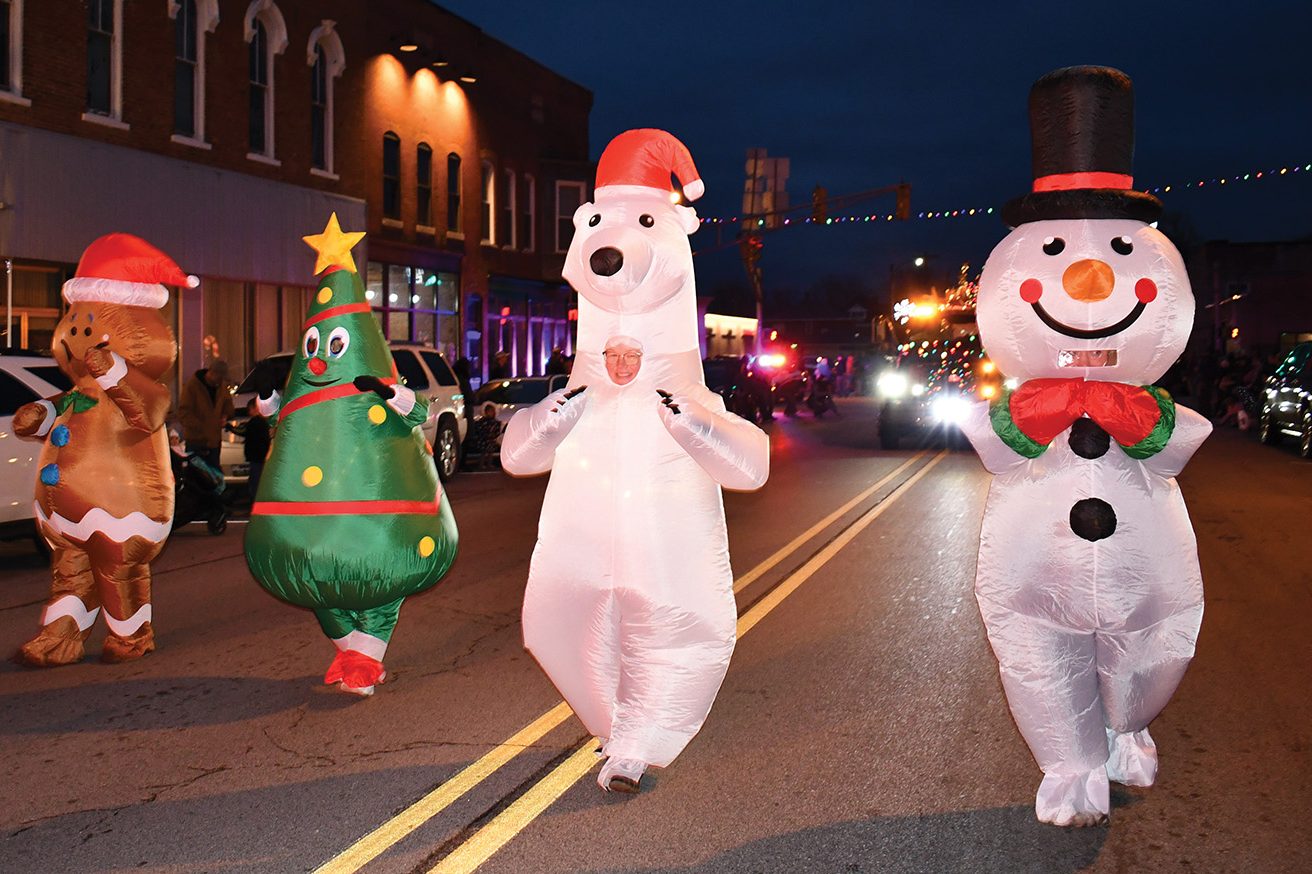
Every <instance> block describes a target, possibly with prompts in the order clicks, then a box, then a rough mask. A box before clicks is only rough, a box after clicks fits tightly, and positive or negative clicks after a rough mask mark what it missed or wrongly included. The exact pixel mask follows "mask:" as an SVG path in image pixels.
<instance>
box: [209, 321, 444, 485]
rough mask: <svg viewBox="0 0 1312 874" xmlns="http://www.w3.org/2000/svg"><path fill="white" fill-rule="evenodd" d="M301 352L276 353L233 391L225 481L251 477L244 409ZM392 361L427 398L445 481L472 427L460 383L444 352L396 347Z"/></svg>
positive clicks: (426, 427) (428, 427) (279, 382)
mask: <svg viewBox="0 0 1312 874" xmlns="http://www.w3.org/2000/svg"><path fill="white" fill-rule="evenodd" d="M298 354H299V353H297V352H278V353H275V354H273V355H270V356H269V357H267V358H265V359H263V360H261V361H259V362H258V363H256V365H255V367H253V368H252V369H251V372H250V373H249V374H248V375H247V376H246V378H245V379H243V380H242V381H241V383H240V384H239V385H238V386H237V387H236V388H235V389H233V398H232V405H233V408H234V409H235V410H236V411H237V414H236V416H234V417H233V419H232V420H231V421H230V422H229V423H228V427H227V429H226V430H225V433H224V440H223V447H222V451H221V452H220V453H219V461H220V466H221V467H222V468H223V476H224V478H225V480H227V481H228V482H232V483H244V482H246V480H247V478H248V476H249V475H250V469H249V467H248V466H247V464H246V456H245V451H244V445H243V440H242V436H241V430H242V426H243V424H244V422H245V419H246V405H247V404H248V403H249V402H250V400H251V399H252V398H254V397H255V387H256V386H257V385H260V384H261V383H262V382H266V380H267V383H266V384H269V385H276V386H279V387H281V386H284V385H286V384H287V374H288V373H290V372H291V367H292V362H293V360H294V357H295V356H296V355H298ZM392 359H393V360H394V361H395V362H396V372H397V375H398V376H399V377H400V378H401V383H402V384H403V385H406V386H408V387H409V388H410V389H412V390H413V391H414V392H415V394H418V395H421V396H423V397H426V398H427V399H428V419H427V421H425V422H424V424H423V432H424V437H425V439H427V440H428V442H429V443H430V444H431V445H432V447H433V460H434V461H435V462H436V463H437V473H438V476H440V477H441V478H442V481H443V482H446V481H447V480H449V479H450V478H451V477H453V476H455V474H456V471H458V470H459V469H460V446H461V444H462V443H464V440H465V433H466V431H467V430H468V428H469V422H468V420H467V419H466V418H465V396H464V395H463V394H462V393H461V391H460V382H459V380H457V379H456V375H455V373H454V372H453V371H452V370H451V366H450V365H449V364H448V363H447V361H446V358H445V357H443V355H442V353H441V352H438V351H437V350H436V349H433V348H430V347H428V346H419V345H416V344H412V343H393V344H392ZM280 390H281V388H280Z"/></svg>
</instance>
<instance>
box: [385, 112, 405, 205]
mask: <svg viewBox="0 0 1312 874" xmlns="http://www.w3.org/2000/svg"><path fill="white" fill-rule="evenodd" d="M400 217H401V138H400V137H399V136H397V135H396V134H394V133H392V131H390V130H389V131H388V132H387V133H385V134H383V218H390V219H399V218H400Z"/></svg>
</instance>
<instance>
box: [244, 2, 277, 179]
mask: <svg viewBox="0 0 1312 874" xmlns="http://www.w3.org/2000/svg"><path fill="white" fill-rule="evenodd" d="M244 25H245V37H246V42H247V43H248V46H249V50H248V52H247V64H246V70H247V93H248V95H249V103H248V106H249V109H248V111H249V118H248V125H247V131H248V135H247V145H248V146H249V148H250V152H248V153H247V155H246V157H248V158H251V159H252V160H256V161H261V160H262V161H264V162H265V163H276V162H275V161H274V158H273V155H274V129H273V119H274V114H273V108H274V93H275V91H274V63H273V59H274V57H275V56H277V55H280V54H282V53H283V52H284V51H285V50H286V48H287V25H286V23H285V22H284V21H283V18H282V13H281V12H280V11H279V10H278V7H277V5H276V4H274V2H273V0H252V2H251V5H250V6H249V7H247V9H246V19H245V22H244Z"/></svg>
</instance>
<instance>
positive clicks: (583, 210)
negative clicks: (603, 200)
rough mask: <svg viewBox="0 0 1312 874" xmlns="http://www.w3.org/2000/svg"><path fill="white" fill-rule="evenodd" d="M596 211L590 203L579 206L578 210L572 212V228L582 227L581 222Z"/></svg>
mask: <svg viewBox="0 0 1312 874" xmlns="http://www.w3.org/2000/svg"><path fill="white" fill-rule="evenodd" d="M596 211H597V207H596V206H595V205H594V204H592V203H583V204H580V205H579V208H578V209H576V210H574V227H575V228H581V227H583V222H584V221H586V220H587V219H588V217H589V216H591V215H592V214H593V213H594V212H596Z"/></svg>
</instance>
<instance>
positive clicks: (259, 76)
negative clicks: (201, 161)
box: [248, 21, 272, 155]
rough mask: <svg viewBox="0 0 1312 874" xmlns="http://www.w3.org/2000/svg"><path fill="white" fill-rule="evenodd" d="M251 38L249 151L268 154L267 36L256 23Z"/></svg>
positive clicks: (259, 24) (260, 25) (261, 26)
mask: <svg viewBox="0 0 1312 874" xmlns="http://www.w3.org/2000/svg"><path fill="white" fill-rule="evenodd" d="M252 30H253V31H254V35H253V36H252V37H251V43H250V54H249V65H248V69H249V71H250V75H249V79H250V139H249V143H248V145H249V146H250V150H251V151H252V152H255V153H256V154H257V155H267V154H268V153H269V149H268V144H269V128H270V127H272V125H271V124H270V123H269V121H270V119H269V104H270V102H271V101H270V100H269V35H268V33H267V32H265V30H264V25H263V24H261V23H260V22H258V21H256V22H255V26H254V28H252Z"/></svg>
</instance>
